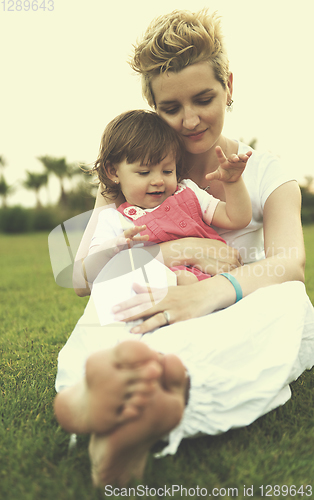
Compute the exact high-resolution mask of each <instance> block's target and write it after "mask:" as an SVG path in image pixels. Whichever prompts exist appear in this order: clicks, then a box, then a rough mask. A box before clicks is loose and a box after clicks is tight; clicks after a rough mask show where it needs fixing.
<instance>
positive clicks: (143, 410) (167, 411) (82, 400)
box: [55, 341, 187, 486]
mask: <svg viewBox="0 0 314 500" xmlns="http://www.w3.org/2000/svg"><path fill="white" fill-rule="evenodd" d="M186 384H187V379H186V376H185V369H184V366H183V365H182V363H181V361H180V360H179V358H177V357H176V356H174V355H165V356H162V355H159V354H158V353H156V352H155V351H152V350H151V349H149V347H148V346H146V345H145V344H143V343H141V342H139V341H127V342H123V343H121V344H119V345H117V346H116V347H115V348H113V349H111V350H108V351H100V352H98V353H95V354H93V355H92V356H90V358H89V359H88V361H87V363H86V378H85V379H84V381H82V382H81V383H80V384H77V385H76V386H74V387H72V388H69V389H66V390H64V391H62V392H61V393H60V394H59V395H58V396H57V398H56V402H55V411H56V415H57V419H58V421H59V423H60V425H62V426H63V427H64V428H65V429H66V430H68V431H69V432H74V433H85V432H88V433H91V434H92V436H91V441H90V446H89V452H90V458H91V464H92V477H93V482H94V484H95V485H96V486H98V485H105V484H113V483H116V484H119V485H124V484H126V483H127V482H128V481H129V480H130V479H131V478H132V477H136V478H140V477H141V476H142V474H143V471H144V467H145V464H146V460H147V456H148V452H149V449H150V448H151V446H152V445H153V444H154V443H155V442H156V441H158V440H159V439H160V438H161V437H162V436H163V435H165V434H166V433H168V432H169V431H170V430H171V429H173V428H174V427H175V426H176V425H177V424H178V423H179V421H180V420H181V418H182V414H183V410H184V406H185V392H186Z"/></svg>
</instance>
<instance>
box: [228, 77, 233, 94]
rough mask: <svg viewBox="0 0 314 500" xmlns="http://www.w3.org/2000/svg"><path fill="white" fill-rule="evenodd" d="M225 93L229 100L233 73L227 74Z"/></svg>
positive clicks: (231, 91)
mask: <svg viewBox="0 0 314 500" xmlns="http://www.w3.org/2000/svg"><path fill="white" fill-rule="evenodd" d="M227 93H228V99H231V98H232V93H233V73H229V77H228V81H227Z"/></svg>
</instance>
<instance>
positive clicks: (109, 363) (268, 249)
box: [55, 11, 314, 484]
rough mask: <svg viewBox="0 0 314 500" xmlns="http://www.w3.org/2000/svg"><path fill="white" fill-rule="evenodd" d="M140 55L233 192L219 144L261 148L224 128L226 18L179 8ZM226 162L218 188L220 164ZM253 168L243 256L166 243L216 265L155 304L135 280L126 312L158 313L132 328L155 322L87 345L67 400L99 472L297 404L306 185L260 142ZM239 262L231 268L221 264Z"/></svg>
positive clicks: (148, 84) (204, 160) (107, 479)
mask: <svg viewBox="0 0 314 500" xmlns="http://www.w3.org/2000/svg"><path fill="white" fill-rule="evenodd" d="M132 66H133V68H134V69H135V70H136V71H137V72H139V73H140V74H141V75H142V82H143V93H144V96H145V97H146V98H147V100H148V102H149V104H150V105H152V106H153V107H154V108H155V110H156V112H157V113H158V114H159V115H160V116H161V117H162V118H163V119H164V120H165V121H166V122H167V123H168V124H169V125H170V126H171V127H172V128H174V129H175V130H176V131H177V132H178V133H179V134H180V135H181V136H182V137H183V140H184V142H185V146H186V150H187V162H188V166H189V167H190V178H191V179H192V180H193V181H194V182H195V183H197V184H198V185H199V186H200V187H202V188H204V189H209V192H210V194H212V195H213V196H214V197H216V198H219V199H220V200H222V201H224V200H225V196H224V191H223V189H222V188H221V183H220V182H219V181H218V180H219V178H220V170H219V168H218V167H219V164H218V159H217V156H216V153H215V147H216V146H220V147H221V148H222V150H223V151H224V153H225V155H226V156H227V157H229V156H230V155H231V154H241V153H242V152H246V151H247V146H245V145H243V144H241V143H238V142H236V141H233V140H231V139H229V138H226V137H224V136H223V135H222V129H223V123H224V113H225V109H226V108H228V107H230V106H231V105H232V91H233V76H232V73H230V71H229V65H228V59H227V55H226V52H225V48H224V45H223V41H222V35H221V31H220V25H219V21H218V20H217V18H216V17H215V16H214V15H213V16H208V15H207V13H206V12H204V11H203V12H200V13H198V14H191V13H189V12H182V11H176V12H174V13H172V14H171V15H167V16H163V17H161V18H159V19H157V20H156V21H154V22H153V23H152V24H151V25H150V27H149V28H148V30H147V32H146V34H145V35H144V38H143V40H142V42H141V43H139V44H138V46H137V47H136V49H135V55H134V60H133V62H132ZM213 172H215V174H214V176H213V177H215V179H214V180H212V181H211V183H210V186H208V183H207V181H206V175H208V174H211V173H213ZM243 178H244V181H245V183H246V186H247V188H248V191H249V193H250V196H251V201H252V208H253V218H252V221H251V223H250V224H249V226H248V227H247V228H246V229H245V230H239V231H221V230H219V229H218V232H219V233H220V235H221V236H222V237H223V238H224V239H225V240H226V241H227V243H228V244H229V245H230V246H231V248H233V247H234V248H237V249H238V251H239V252H240V254H241V257H238V258H237V256H236V255H237V254H236V253H233V255H232V257H228V256H227V258H224V257H223V256H225V254H226V252H225V250H226V248H228V247H226V246H224V245H223V244H221V243H220V242H215V244H216V245H217V246H216V247H213V242H212V241H210V242H208V241H206V240H203V239H194V238H185V239H183V240H180V241H179V242H178V241H176V242H169V243H164V244H161V245H160V247H161V250H162V254H163V258H164V261H165V263H166V264H167V266H169V267H171V266H174V265H178V264H187V265H193V266H197V267H199V268H200V269H201V270H203V271H204V272H208V273H210V274H215V276H214V277H213V278H211V279H210V280H204V281H202V282H199V283H196V284H193V285H189V286H182V287H171V288H169V290H168V293H167V295H166V297H165V298H163V299H162V300H161V301H160V302H158V303H156V304H155V305H154V306H153V307H150V309H148V310H147V307H148V304H150V294H149V293H147V290H146V289H145V288H143V287H140V286H139V285H136V284H135V285H134V289H135V291H136V292H137V296H136V297H134V298H133V299H130V300H129V301H127V302H125V303H123V304H120V305H118V306H117V307H116V309H115V313H116V319H117V320H118V321H121V320H122V321H123V320H137V319H140V318H144V321H143V322H142V323H141V324H140V325H137V326H135V327H134V328H133V330H131V331H132V332H133V333H137V334H144V333H146V332H151V331H152V330H154V329H156V330H155V331H154V333H151V334H150V335H145V336H144V337H142V338H141V342H133V343H132V344H130V343H129V342H126V343H121V344H120V345H118V346H117V347H114V348H112V347H113V346H112V344H110V342H109V341H108V344H105V341H102V342H103V343H102V344H101V348H103V349H104V348H106V347H108V348H109V347H110V349H109V350H106V351H98V352H97V353H94V354H91V356H89V357H88V354H89V353H87V354H86V356H87V358H88V359H87V362H86V373H85V376H84V377H83V379H82V380H80V381H79V382H78V383H77V385H76V386H72V387H69V388H67V389H64V390H63V391H62V392H60V394H59V395H58V396H57V398H56V405H55V409H56V414H57V418H58V420H59V422H60V423H61V425H63V427H64V428H65V429H67V430H68V431H69V432H90V433H91V434H92V438H91V444H90V454H91V461H92V470H93V478H94V482H95V484H108V483H111V482H113V481H117V482H119V483H120V484H123V483H125V482H127V481H128V480H129V478H130V477H132V476H137V477H140V476H141V474H142V472H143V468H144V466H145V461H146V457H147V453H148V450H149V448H150V446H151V445H152V444H153V443H154V442H155V441H156V440H157V439H158V438H160V437H161V436H162V435H164V434H165V433H166V432H169V431H172V432H170V435H169V441H170V444H169V446H168V447H167V449H166V450H164V454H165V453H166V452H169V453H174V452H175V451H176V449H177V447H178V445H179V443H180V441H181V439H182V438H184V437H187V436H193V435H196V434H198V433H199V432H204V433H207V434H216V433H218V432H224V431H226V430H228V429H230V428H231V427H239V426H243V425H248V424H250V423H251V422H253V421H254V420H255V419H256V418H258V417H259V416H261V415H263V414H264V413H266V412H268V411H270V410H271V409H273V408H275V407H277V406H278V405H280V404H284V403H285V402H286V401H287V399H289V397H290V389H289V385H288V384H289V383H290V382H291V381H292V380H294V379H295V378H297V377H298V376H299V375H300V374H301V373H302V372H303V371H304V370H305V369H306V368H311V367H312V366H313V364H314V315H313V308H312V305H311V304H310V302H309V300H308V298H307V296H306V293H305V290H304V285H303V283H302V282H303V281H304V265H305V253H304V245H303V237H302V227H301V221H300V206H301V197H300V191H299V188H298V185H297V183H296V181H295V180H294V179H291V177H290V176H288V175H287V174H286V173H285V171H284V169H283V168H282V167H281V166H280V164H279V162H278V160H277V159H276V158H275V157H273V156H272V155H270V154H261V153H257V152H253V154H252V156H251V158H250V159H249V161H248V164H247V168H246V170H245V173H244V175H243ZM101 191H102V188H101V187H100V190H99V193H98V195H97V200H96V207H102V206H104V205H106V204H108V203H113V202H115V203H116V204H117V205H120V204H121V203H123V202H124V200H123V199H117V200H111V199H107V200H106V199H104V198H103V197H102V196H101V194H100V193H101ZM96 217H97V214H96V212H95V215H94V219H92V220H91V222H90V225H89V228H88V229H87V231H86V233H85V235H84V238H83V240H82V244H81V247H80V249H79V252H78V255H77V260H78V261H80V259H81V258H83V257H85V256H86V254H87V249H88V245H89V241H90V238H91V234H92V232H93V226H94V225H95V219H96ZM263 235H264V241H263ZM209 249H211V250H209ZM241 259H242V260H243V261H244V263H245V265H243V266H240V265H239V264H240V261H241ZM226 264H227V265H229V271H230V273H229V275H228V279H226V277H225V276H222V275H220V274H218V272H219V271H220V272H221V269H223V268H224V266H225V265H226ZM77 276H82V274H80V273H79V272H78V274H77ZM82 281H83V280H82V278H77V281H76V289H77V293H78V294H79V295H84V294H86V285H85V283H84V281H83V283H82ZM253 292H254V293H253ZM155 293H156V296H158V293H159V292H155ZM160 293H161V294H162V292H160ZM242 294H243V297H244V299H243V300H240V301H238V299H239V298H240V297H241V295H242ZM235 302H237V303H236V304H235ZM230 306H232V307H230ZM210 313H214V314H210ZM91 315H92V312H91V309H90V308H89V310H88V311H87V312H86V313H85V315H84V316H85V320H84V321H83V322H81V325H80V327H81V328H83V327H85V328H87V326H86V325H88V324H90V323H89V321H90V318H91ZM83 318H84V317H83ZM182 321H185V322H184V323H182ZM79 323H80V322H79ZM166 325H167V327H166V328H162V329H159V328H160V327H163V326H166ZM99 335H100V336H101V333H100V334H99ZM133 337H134V335H133ZM95 338H96V337H95ZM102 338H103V336H102ZM126 338H128V337H127V336H123V335H121V337H120V338H119V339H118V341H119V342H120V341H121V340H123V339H126ZM106 342H107V340H106ZM96 344H97V342H96V341H95V346H94V347H95V348H94V351H96V350H97V348H96ZM145 344H146V345H145ZM97 345H98V346H100V344H97ZM159 353H163V355H161V354H159ZM60 363H61V365H62V359H61V361H60ZM113 386H114V387H113ZM185 404H186V407H185V409H184V406H185ZM178 422H180V423H179V425H177V424H178ZM134 450H135V451H134Z"/></svg>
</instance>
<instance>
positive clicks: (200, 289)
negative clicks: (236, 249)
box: [113, 276, 235, 334]
mask: <svg viewBox="0 0 314 500" xmlns="http://www.w3.org/2000/svg"><path fill="white" fill-rule="evenodd" d="M133 289H134V291H135V292H136V293H137V295H136V296H135V297H132V298H131V299H129V300H127V301H125V302H122V303H121V304H118V305H117V306H115V307H114V308H113V312H114V313H115V320H116V321H134V320H137V319H140V318H144V319H145V321H144V322H143V323H141V324H140V325H138V326H136V327H134V328H132V329H131V332H132V333H139V334H143V333H146V332H149V331H152V330H154V329H155V328H159V327H161V326H166V325H168V324H172V323H177V322H178V321H184V320H187V319H191V318H197V317H200V316H204V315H206V314H209V313H211V312H213V311H215V310H217V309H221V308H224V307H227V306H229V305H231V304H232V303H234V300H235V293H234V289H233V287H232V285H230V283H229V282H228V280H226V278H224V277H222V276H216V277H213V278H209V279H207V280H203V281H200V282H198V283H195V284H193V285H188V286H171V287H169V288H168V290H165V289H153V290H151V289H148V288H146V287H143V286H141V285H139V284H137V283H134V285H133ZM152 304H154V305H152ZM165 313H166V314H165Z"/></svg>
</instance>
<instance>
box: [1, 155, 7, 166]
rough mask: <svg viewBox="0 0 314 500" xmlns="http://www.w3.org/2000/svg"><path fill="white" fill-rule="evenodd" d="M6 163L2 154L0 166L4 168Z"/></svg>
mask: <svg viewBox="0 0 314 500" xmlns="http://www.w3.org/2000/svg"><path fill="white" fill-rule="evenodd" d="M6 165H7V162H6V161H5V159H4V156H0V167H1V168H4V167H5V166H6Z"/></svg>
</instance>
